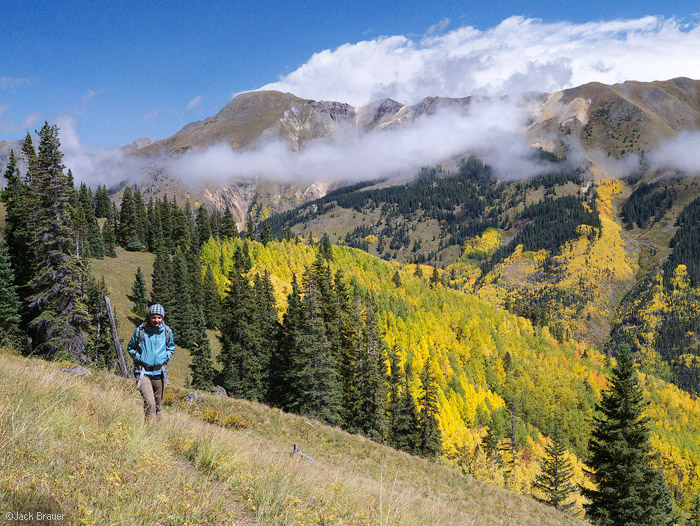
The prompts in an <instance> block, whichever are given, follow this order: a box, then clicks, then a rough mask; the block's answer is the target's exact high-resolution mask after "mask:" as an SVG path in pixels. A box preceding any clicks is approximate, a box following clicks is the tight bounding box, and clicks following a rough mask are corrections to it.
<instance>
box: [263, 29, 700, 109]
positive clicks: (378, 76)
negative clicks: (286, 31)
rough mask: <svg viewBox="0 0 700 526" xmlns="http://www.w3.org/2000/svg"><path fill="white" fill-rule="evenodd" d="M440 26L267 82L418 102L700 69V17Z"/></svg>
mask: <svg viewBox="0 0 700 526" xmlns="http://www.w3.org/2000/svg"><path fill="white" fill-rule="evenodd" d="M430 29H432V32H431V31H430ZM430 29H429V30H428V36H426V37H424V38H422V39H419V40H414V39H411V38H408V37H405V36H389V37H381V38H376V39H373V40H366V41H362V42H357V43H355V44H344V45H342V46H340V47H338V48H337V49H335V50H324V51H321V52H319V53H316V54H314V55H313V56H312V57H311V58H310V59H309V60H308V62H306V63H305V64H304V65H302V66H301V67H299V68H298V69H297V70H295V71H293V72H292V73H290V74H288V75H286V76H284V77H282V78H281V79H280V80H279V81H278V82H274V83H271V84H267V85H265V86H263V87H262V88H261V89H276V90H280V91H289V92H291V93H294V94H295V95H298V96H300V97H305V98H312V99H316V100H337V101H342V102H348V103H350V104H354V105H357V106H360V105H363V104H366V103H368V102H371V101H373V100H377V99H379V98H384V97H391V98H393V99H396V100H398V101H400V102H403V103H406V104H412V103H415V102H417V101H419V100H421V99H422V98H424V97H426V96H438V95H439V96H449V97H463V96H466V95H473V94H499V93H512V92H514V91H517V92H523V91H529V90H535V91H547V92H549V91H556V90H559V89H564V88H568V87H572V86H578V85H581V84H585V83H587V82H592V81H598V82H603V83H607V84H613V83H617V82H623V81H625V80H639V81H651V80H665V79H669V78H673V77H677V76H686V77H691V78H700V53H697V52H696V50H698V49H700V26H698V25H697V24H695V25H688V24H685V25H684V24H682V23H681V22H679V21H678V20H675V19H664V18H661V17H654V16H647V17H644V18H639V19H634V20H614V21H607V22H606V21H603V22H590V23H585V24H573V23H570V22H560V23H544V22H542V21H541V20H537V19H528V18H523V17H511V18H508V19H506V20H504V21H503V22H501V23H500V24H499V25H498V26H496V27H494V28H491V29H488V30H485V31H480V30H478V29H475V28H473V27H468V26H467V27H460V28H458V29H454V30H452V31H449V32H447V33H445V34H442V35H436V34H434V33H435V32H439V30H440V29H441V28H440V27H439V24H438V26H437V27H436V26H433V28H430ZM443 29H444V28H443Z"/></svg>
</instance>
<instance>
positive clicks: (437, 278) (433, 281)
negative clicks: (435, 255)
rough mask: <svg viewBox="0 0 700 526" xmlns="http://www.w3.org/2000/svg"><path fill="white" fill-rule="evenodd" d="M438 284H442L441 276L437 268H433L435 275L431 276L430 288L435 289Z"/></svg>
mask: <svg viewBox="0 0 700 526" xmlns="http://www.w3.org/2000/svg"><path fill="white" fill-rule="evenodd" d="M438 283H440V274H439V273H438V269H437V267H433V274H432V275H431V276H430V288H431V289H434V288H435V285H437V284H438Z"/></svg>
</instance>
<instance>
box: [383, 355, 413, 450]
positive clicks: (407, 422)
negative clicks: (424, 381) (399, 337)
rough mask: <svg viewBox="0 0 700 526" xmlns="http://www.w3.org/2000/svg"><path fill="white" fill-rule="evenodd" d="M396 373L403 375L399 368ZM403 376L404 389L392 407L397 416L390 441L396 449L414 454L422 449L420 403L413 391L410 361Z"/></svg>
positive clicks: (390, 433) (390, 431) (391, 429)
mask: <svg viewBox="0 0 700 526" xmlns="http://www.w3.org/2000/svg"><path fill="white" fill-rule="evenodd" d="M396 375H397V376H399V375H401V372H400V370H399V369H398V368H397V371H396ZM401 376H403V379H402V380H403V381H402V384H403V385H402V389H401V392H400V395H399V398H397V399H396V406H395V407H394V408H392V409H391V412H392V414H394V415H395V416H394V420H393V425H392V426H391V428H390V429H389V436H390V443H391V444H392V445H393V446H394V447H395V448H396V449H400V450H402V451H406V452H407V453H411V454H413V453H416V452H417V451H419V450H420V440H419V437H418V430H419V429H420V417H419V413H418V405H417V404H416V400H415V398H413V394H412V393H411V384H412V383H413V373H412V369H411V364H410V363H408V362H407V363H406V372H405V374H403V375H401Z"/></svg>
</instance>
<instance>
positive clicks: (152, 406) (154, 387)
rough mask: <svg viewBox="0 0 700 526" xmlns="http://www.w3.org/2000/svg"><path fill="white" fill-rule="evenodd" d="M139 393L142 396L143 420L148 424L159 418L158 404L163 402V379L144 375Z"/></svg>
mask: <svg viewBox="0 0 700 526" xmlns="http://www.w3.org/2000/svg"><path fill="white" fill-rule="evenodd" d="M139 391H141V396H143V411H144V418H145V420H146V421H147V422H148V421H149V420H150V419H152V418H154V417H155V418H158V417H160V404H161V402H162V401H163V378H151V377H150V376H148V375H147V374H144V375H143V380H142V381H141V388H140V389H139Z"/></svg>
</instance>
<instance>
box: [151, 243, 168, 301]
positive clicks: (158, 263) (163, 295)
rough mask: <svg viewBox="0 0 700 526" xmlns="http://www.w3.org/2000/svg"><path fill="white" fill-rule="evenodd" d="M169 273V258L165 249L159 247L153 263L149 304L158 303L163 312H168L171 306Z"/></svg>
mask: <svg viewBox="0 0 700 526" xmlns="http://www.w3.org/2000/svg"><path fill="white" fill-rule="evenodd" d="M171 273H172V267H171V263H170V256H168V253H167V251H166V249H165V247H161V248H159V249H158V251H157V252H156V259H155V261H154V262H153V274H152V281H151V284H152V287H153V288H152V290H151V303H160V304H161V305H163V307H164V308H165V312H168V310H169V308H170V305H171V298H172V294H171V283H172V279H171Z"/></svg>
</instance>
